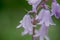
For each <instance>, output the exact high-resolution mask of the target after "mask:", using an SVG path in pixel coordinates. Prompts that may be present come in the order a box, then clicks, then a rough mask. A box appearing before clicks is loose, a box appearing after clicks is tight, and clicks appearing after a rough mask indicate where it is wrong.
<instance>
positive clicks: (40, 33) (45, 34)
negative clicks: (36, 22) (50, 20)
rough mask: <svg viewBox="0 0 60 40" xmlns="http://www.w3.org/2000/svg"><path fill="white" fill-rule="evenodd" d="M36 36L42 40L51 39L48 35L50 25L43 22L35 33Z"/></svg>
mask: <svg viewBox="0 0 60 40" xmlns="http://www.w3.org/2000/svg"><path fill="white" fill-rule="evenodd" d="M34 37H39V38H40V40H44V38H45V39H46V40H50V39H49V37H48V27H47V26H46V25H45V24H42V25H41V27H40V29H39V30H38V31H37V32H36V34H35V35H34Z"/></svg>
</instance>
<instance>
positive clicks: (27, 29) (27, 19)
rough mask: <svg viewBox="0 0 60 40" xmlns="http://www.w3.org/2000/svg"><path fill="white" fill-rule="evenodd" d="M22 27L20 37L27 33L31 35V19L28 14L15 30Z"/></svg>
mask: <svg viewBox="0 0 60 40" xmlns="http://www.w3.org/2000/svg"><path fill="white" fill-rule="evenodd" d="M20 27H23V28H24V32H22V35H25V34H27V33H29V34H32V28H33V24H32V23H31V18H30V15H29V14H26V15H25V16H24V17H23V19H22V20H21V21H20V25H19V26H17V28H20Z"/></svg>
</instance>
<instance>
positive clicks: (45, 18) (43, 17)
mask: <svg viewBox="0 0 60 40" xmlns="http://www.w3.org/2000/svg"><path fill="white" fill-rule="evenodd" d="M36 19H37V20H39V24H45V25H46V26H49V25H55V24H54V23H53V21H52V18H51V15H50V11H49V10H48V9H41V11H40V12H39V14H38V15H37V17H36Z"/></svg>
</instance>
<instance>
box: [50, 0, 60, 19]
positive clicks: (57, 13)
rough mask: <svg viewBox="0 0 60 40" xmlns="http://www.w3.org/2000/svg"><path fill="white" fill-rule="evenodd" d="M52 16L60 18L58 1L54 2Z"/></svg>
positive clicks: (54, 0)
mask: <svg viewBox="0 0 60 40" xmlns="http://www.w3.org/2000/svg"><path fill="white" fill-rule="evenodd" d="M51 11H52V16H53V15H55V17H56V18H60V5H59V4H58V3H57V1H56V0H53V1H52V10H51Z"/></svg>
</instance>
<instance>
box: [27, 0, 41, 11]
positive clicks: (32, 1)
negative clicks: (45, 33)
mask: <svg viewBox="0 0 60 40" xmlns="http://www.w3.org/2000/svg"><path fill="white" fill-rule="evenodd" d="M27 1H28V3H29V4H30V5H32V10H31V11H30V12H37V10H36V8H37V6H38V5H39V3H40V2H41V0H27Z"/></svg>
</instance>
